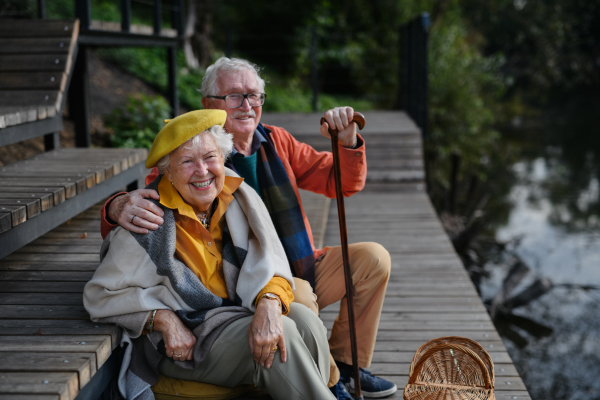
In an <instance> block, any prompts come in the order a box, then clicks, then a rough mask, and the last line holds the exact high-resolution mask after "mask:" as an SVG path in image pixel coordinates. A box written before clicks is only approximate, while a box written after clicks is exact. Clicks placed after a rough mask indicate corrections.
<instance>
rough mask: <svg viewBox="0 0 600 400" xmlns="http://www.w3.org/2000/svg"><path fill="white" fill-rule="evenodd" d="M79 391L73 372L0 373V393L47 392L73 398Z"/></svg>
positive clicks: (61, 399)
mask: <svg viewBox="0 0 600 400" xmlns="http://www.w3.org/2000/svg"><path fill="white" fill-rule="evenodd" d="M78 391H79V382H78V377H77V374H76V373H75V372H3V373H0V395H1V396H2V397H4V395H5V394H27V395H31V394H47V395H58V398H59V399H60V400H73V399H74V398H75V397H76V396H77V393H78Z"/></svg>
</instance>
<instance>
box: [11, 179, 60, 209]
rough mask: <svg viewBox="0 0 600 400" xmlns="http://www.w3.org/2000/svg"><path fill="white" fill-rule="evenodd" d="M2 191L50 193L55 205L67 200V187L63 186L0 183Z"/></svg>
mask: <svg viewBox="0 0 600 400" xmlns="http://www.w3.org/2000/svg"><path fill="white" fill-rule="evenodd" d="M0 193H50V194H52V199H53V203H54V205H58V204H60V203H64V202H65V200H67V196H66V192H65V188H63V187H52V186H48V187H43V186H38V187H32V186H7V185H2V184H0Z"/></svg>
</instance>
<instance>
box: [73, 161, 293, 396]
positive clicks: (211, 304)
mask: <svg viewBox="0 0 600 400" xmlns="http://www.w3.org/2000/svg"><path fill="white" fill-rule="evenodd" d="M226 174H227V175H230V176H237V175H236V174H235V173H234V172H233V171H231V170H229V169H226ZM161 177H162V175H161V176H159V177H158V178H157V179H156V180H155V181H154V182H152V183H151V184H150V185H148V187H147V188H148V189H155V190H156V189H157V187H158V182H160V179H161ZM233 195H234V200H233V201H232V202H231V203H230V204H229V207H228V208H227V211H226V213H225V220H226V228H225V230H224V234H223V272H224V275H225V283H226V287H227V295H228V298H227V299H224V298H221V297H218V296H216V295H214V294H212V293H211V292H210V291H209V290H208V289H207V288H206V287H205V286H204V285H203V284H202V282H201V281H200V279H198V277H197V276H196V275H195V274H194V273H193V272H192V271H191V270H190V269H189V268H188V267H187V266H186V265H185V264H183V263H182V262H181V261H179V260H177V259H176V258H175V256H174V255H175V243H176V242H175V240H176V237H175V235H176V233H175V232H176V231H175V219H174V215H173V211H172V210H170V209H169V208H166V207H164V206H162V205H161V204H160V203H158V202H155V204H157V205H158V206H159V207H161V208H162V210H163V211H164V217H163V219H164V223H163V225H161V226H160V228H159V229H157V230H156V231H150V233H148V234H145V235H141V234H136V233H132V232H129V231H127V230H125V229H123V228H121V227H118V228H115V229H114V230H113V231H112V232H111V233H110V234H109V235H108V236H107V237H106V239H105V241H104V243H103V244H102V249H101V252H100V259H101V264H100V266H99V267H98V269H97V270H96V272H95V274H94V276H93V278H92V279H91V280H90V281H89V282H88V283H87V285H86V286H85V289H84V294H83V303H84V306H85V308H86V310H87V311H88V312H89V313H90V317H91V319H92V321H95V322H109V323H115V324H117V325H119V326H121V327H122V328H123V333H124V334H123V340H122V346H125V356H124V360H123V365H122V367H121V376H120V380H119V388H120V390H121V394H122V395H123V396H124V397H126V398H127V399H153V398H154V395H153V394H152V391H151V390H150V386H151V385H153V384H155V383H156V382H157V380H158V372H157V371H158V369H157V367H158V363H159V361H160V359H161V358H162V356H163V355H164V343H163V342H162V335H161V334H160V333H158V332H155V333H153V334H150V335H144V336H142V335H141V333H142V330H143V329H144V325H145V323H146V320H147V319H148V316H149V313H150V312H151V311H152V310H155V309H170V310H173V311H174V312H176V313H177V315H178V316H179V318H181V320H182V321H183V322H184V323H185V324H186V326H188V328H190V330H192V332H193V333H194V335H195V336H196V339H197V341H196V345H195V348H194V359H193V361H178V362H176V364H178V365H179V366H181V367H183V368H190V369H191V368H194V367H195V366H197V365H198V364H199V363H200V362H202V360H203V359H204V358H205V357H206V355H207V353H208V351H209V350H210V348H211V346H212V344H213V343H214V341H215V340H216V339H217V338H218V336H219V335H220V334H221V332H222V331H223V329H225V327H227V325H229V324H230V323H231V322H233V321H235V320H237V319H239V318H243V317H245V316H248V315H252V313H253V312H254V310H255V308H254V304H253V303H254V299H255V298H256V296H257V295H258V293H259V292H260V290H261V289H262V288H263V287H264V286H265V285H266V284H267V283H268V282H269V280H270V279H271V278H272V277H273V276H279V277H283V278H285V279H286V280H288V282H290V285H292V287H293V279H292V273H291V271H290V268H289V263H288V261H287V258H286V255H285V252H284V250H283V247H282V245H281V242H280V241H279V238H278V236H277V232H276V231H275V228H274V227H273V224H272V222H271V218H270V216H269V213H268V211H267V209H266V208H265V206H264V204H263V202H262V200H261V199H260V197H259V196H258V195H257V194H256V192H255V191H254V190H253V189H252V188H251V187H250V186H248V185H247V184H245V183H242V185H241V186H240V187H239V188H238V189H237V190H236V191H235V192H234V194H233ZM244 340H246V339H244ZM126 343H127V344H126Z"/></svg>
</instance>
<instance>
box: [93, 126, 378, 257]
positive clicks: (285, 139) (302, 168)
mask: <svg viewBox="0 0 600 400" xmlns="http://www.w3.org/2000/svg"><path fill="white" fill-rule="evenodd" d="M264 127H265V128H267V129H269V130H271V138H272V139H273V143H274V144H275V149H276V150H277V154H278V155H279V158H280V159H281V162H282V163H283V166H284V168H285V170H286V172H287V174H288V176H289V178H290V183H291V184H292V187H293V188H294V192H295V193H296V196H298V200H299V201H300V208H301V209H302V216H303V217H304V223H305V225H306V230H307V232H308V237H309V238H310V243H311V245H312V248H313V250H315V244H314V241H313V235H312V230H311V228H310V224H309V223H308V219H307V218H306V213H305V212H304V207H303V206H302V201H301V199H300V193H299V192H298V189H303V190H308V191H310V192H314V193H319V194H323V195H325V196H327V197H329V198H332V199H333V198H335V178H334V175H333V155H332V154H331V152H328V151H321V152H319V151H316V150H315V149H313V148H312V147H311V146H309V145H307V144H305V143H301V142H299V141H297V140H296V139H295V138H294V137H293V136H292V135H291V134H290V133H289V132H288V131H286V130H285V129H283V128H279V127H276V126H270V125H264ZM357 136H358V144H357V146H358V148H356V149H348V148H345V147H341V146H340V166H341V170H342V188H343V192H344V197H349V196H352V195H353V194H355V193H358V192H360V191H361V190H362V189H363V188H364V186H365V181H366V178H367V159H366V155H365V143H364V140H363V139H362V137H361V136H360V135H357ZM323 140H326V139H325V138H323ZM157 176H158V169H157V168H154V169H152V172H150V174H149V175H148V176H147V177H146V184H148V183H150V182H152V181H153V180H154V179H155V178H156V177H157ZM119 194H122V193H119ZM119 194H117V195H115V196H118V195H119ZM115 196H113V197H111V198H110V199H109V200H108V201H107V202H106V204H105V205H104V207H102V211H101V216H102V220H101V222H102V224H101V233H102V237H103V238H104V237H106V235H108V233H109V232H110V231H111V230H112V229H113V228H114V227H115V226H116V225H113V224H110V223H109V222H108V221H107V219H106V210H107V206H108V204H109V203H110V201H111V200H112V199H113V198H114V197H115ZM321 253H322V250H320V249H316V250H315V258H318V257H319V256H320V255H321Z"/></svg>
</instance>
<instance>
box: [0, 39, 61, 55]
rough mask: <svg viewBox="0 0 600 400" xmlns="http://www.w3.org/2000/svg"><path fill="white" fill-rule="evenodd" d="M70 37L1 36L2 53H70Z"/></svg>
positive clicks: (0, 50) (0, 46)
mask: <svg viewBox="0 0 600 400" xmlns="http://www.w3.org/2000/svg"><path fill="white" fill-rule="evenodd" d="M69 39H70V38H69V37H62V38H60V37H59V38H52V37H38V38H12V37H11V38H0V54H2V55H4V54H33V53H46V54H48V53H52V54H68V53H69V47H70V44H71V43H70V41H69Z"/></svg>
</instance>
